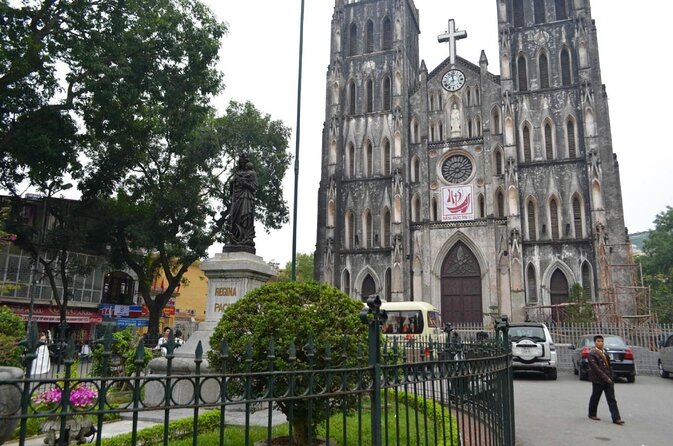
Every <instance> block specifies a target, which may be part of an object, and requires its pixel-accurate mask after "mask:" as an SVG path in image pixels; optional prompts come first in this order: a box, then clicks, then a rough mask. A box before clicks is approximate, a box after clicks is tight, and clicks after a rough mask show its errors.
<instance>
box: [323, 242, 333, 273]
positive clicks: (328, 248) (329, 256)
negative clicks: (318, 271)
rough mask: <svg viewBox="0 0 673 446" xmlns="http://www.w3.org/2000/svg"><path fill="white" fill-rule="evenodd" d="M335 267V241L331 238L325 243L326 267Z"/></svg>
mask: <svg viewBox="0 0 673 446" xmlns="http://www.w3.org/2000/svg"><path fill="white" fill-rule="evenodd" d="M332 265H334V239H333V238H332V237H329V238H328V239H327V242H325V267H327V266H332Z"/></svg>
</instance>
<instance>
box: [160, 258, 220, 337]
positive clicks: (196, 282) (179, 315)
mask: <svg viewBox="0 0 673 446" xmlns="http://www.w3.org/2000/svg"><path fill="white" fill-rule="evenodd" d="M165 280H166V279H165V277H164V275H163V272H162V274H161V275H160V276H159V277H158V278H157V279H156V283H162V282H165ZM207 300H208V278H207V277H206V275H205V274H204V273H203V271H201V262H200V261H196V262H194V263H192V265H191V266H190V267H189V269H188V270H187V272H186V273H185V274H184V276H183V283H182V284H181V285H180V291H179V292H178V293H176V296H175V316H169V317H162V318H161V322H162V323H161V325H162V326H163V327H167V326H168V327H173V326H174V325H175V322H176V319H177V320H189V319H190V317H194V321H195V322H203V321H204V320H205V318H206V301H207Z"/></svg>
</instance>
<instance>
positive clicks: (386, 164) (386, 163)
mask: <svg viewBox="0 0 673 446" xmlns="http://www.w3.org/2000/svg"><path fill="white" fill-rule="evenodd" d="M382 156H383V162H382V163H381V166H382V168H383V170H382V172H381V173H382V174H383V175H390V141H388V140H387V139H386V140H384V141H383V154H382Z"/></svg>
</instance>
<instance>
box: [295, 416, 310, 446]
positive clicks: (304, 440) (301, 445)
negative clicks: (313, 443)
mask: <svg viewBox="0 0 673 446" xmlns="http://www.w3.org/2000/svg"><path fill="white" fill-rule="evenodd" d="M292 428H293V431H292V440H293V442H294V444H295V445H296V446H309V444H308V431H309V429H310V428H311V427H310V426H309V425H308V423H307V422H306V419H305V418H295V419H294V423H293V426H292Z"/></svg>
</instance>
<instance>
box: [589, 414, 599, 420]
mask: <svg viewBox="0 0 673 446" xmlns="http://www.w3.org/2000/svg"><path fill="white" fill-rule="evenodd" d="M589 419H591V420H594V421H601V419H600V418H598V417H597V416H596V415H589Z"/></svg>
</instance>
